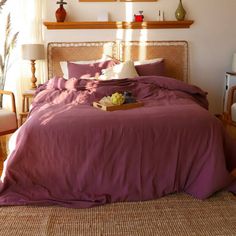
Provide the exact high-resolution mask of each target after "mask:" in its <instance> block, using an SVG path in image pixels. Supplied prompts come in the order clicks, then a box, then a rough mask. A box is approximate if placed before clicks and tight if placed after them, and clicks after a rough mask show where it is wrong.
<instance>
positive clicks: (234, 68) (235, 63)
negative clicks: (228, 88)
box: [232, 53, 236, 73]
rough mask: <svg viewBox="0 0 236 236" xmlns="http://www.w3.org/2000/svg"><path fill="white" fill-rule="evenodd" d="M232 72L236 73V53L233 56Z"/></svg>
mask: <svg viewBox="0 0 236 236" xmlns="http://www.w3.org/2000/svg"><path fill="white" fill-rule="evenodd" d="M232 72H235V73H236V53H234V54H233V61H232Z"/></svg>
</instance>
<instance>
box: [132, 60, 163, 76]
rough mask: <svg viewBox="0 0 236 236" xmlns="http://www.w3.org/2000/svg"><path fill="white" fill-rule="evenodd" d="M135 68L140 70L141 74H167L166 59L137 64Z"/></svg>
mask: <svg viewBox="0 0 236 236" xmlns="http://www.w3.org/2000/svg"><path fill="white" fill-rule="evenodd" d="M135 69H136V71H137V72H138V74H139V76H146V75H158V76H165V63H164V60H161V61H157V62H153V63H148V64H144V65H136V66H135Z"/></svg>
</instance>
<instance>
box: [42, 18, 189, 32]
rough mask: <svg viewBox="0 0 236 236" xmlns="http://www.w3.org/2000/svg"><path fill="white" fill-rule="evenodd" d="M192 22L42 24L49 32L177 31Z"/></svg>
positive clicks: (187, 26)
mask: <svg viewBox="0 0 236 236" xmlns="http://www.w3.org/2000/svg"><path fill="white" fill-rule="evenodd" d="M193 22H194V21H192V20H185V21H145V22H126V21H106V22H104V21H80V22H43V24H44V25H45V26H46V27H47V29H50V30H58V29H178V28H189V27H190V26H191V25H192V24H193Z"/></svg>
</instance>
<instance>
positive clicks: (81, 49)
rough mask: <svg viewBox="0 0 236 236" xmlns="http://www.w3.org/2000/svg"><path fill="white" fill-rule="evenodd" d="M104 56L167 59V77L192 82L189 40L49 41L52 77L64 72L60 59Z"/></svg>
mask: <svg viewBox="0 0 236 236" xmlns="http://www.w3.org/2000/svg"><path fill="white" fill-rule="evenodd" d="M102 55H110V56H112V57H115V58H117V59H119V60H121V61H126V60H129V59H132V60H145V59H152V58H157V57H158V58H164V59H165V66H166V72H167V76H170V77H174V78H176V79H178V80H183V81H186V82H187V81H188V43H187V42H186V41H147V42H138V41H129V42H125V41H124V42H123V41H118V42H77V43H70V42H63V43H57V42H52V43H49V44H48V78H52V77H53V76H54V75H62V72H61V69H60V63H59V62H60V61H79V60H81V61H89V60H96V59H100V58H102Z"/></svg>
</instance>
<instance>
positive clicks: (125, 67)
mask: <svg viewBox="0 0 236 236" xmlns="http://www.w3.org/2000/svg"><path fill="white" fill-rule="evenodd" d="M137 76H138V73H137V71H136V69H135V67H134V62H133V61H126V62H123V63H120V64H118V65H115V66H113V67H109V68H107V69H103V70H102V75H100V76H99V80H110V79H125V78H135V77H137Z"/></svg>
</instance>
